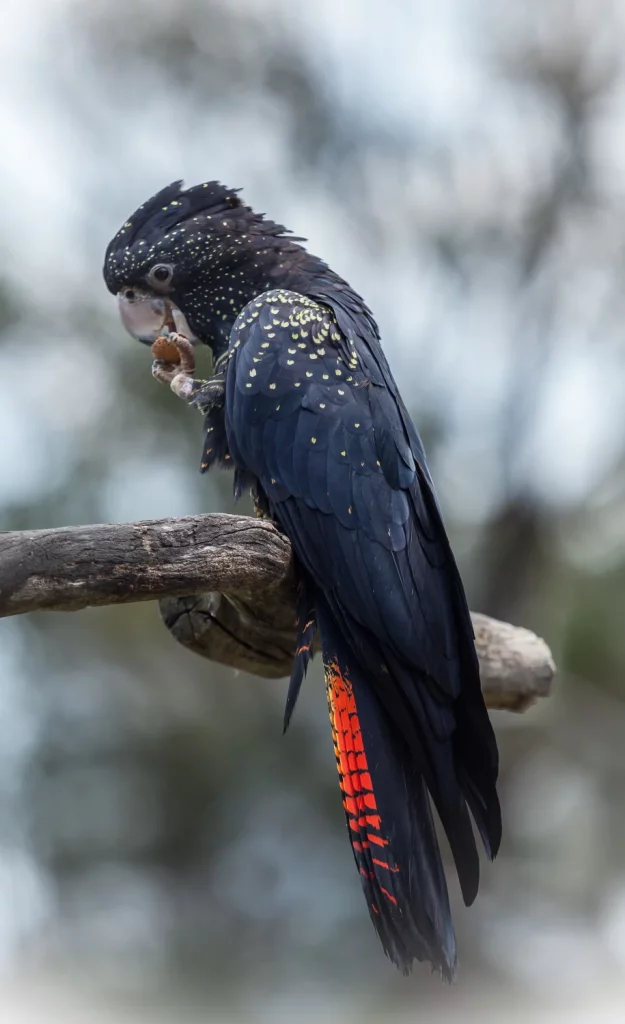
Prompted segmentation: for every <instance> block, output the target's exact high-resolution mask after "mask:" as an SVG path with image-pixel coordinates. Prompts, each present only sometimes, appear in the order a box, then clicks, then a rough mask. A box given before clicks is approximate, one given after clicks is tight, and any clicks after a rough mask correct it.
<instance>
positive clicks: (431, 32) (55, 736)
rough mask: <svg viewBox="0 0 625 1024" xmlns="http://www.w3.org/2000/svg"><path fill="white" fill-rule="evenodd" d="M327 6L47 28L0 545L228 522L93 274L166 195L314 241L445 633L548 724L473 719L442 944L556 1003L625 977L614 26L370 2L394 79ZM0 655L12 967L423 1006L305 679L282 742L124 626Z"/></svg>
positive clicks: (67, 12)
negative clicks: (194, 192)
mask: <svg viewBox="0 0 625 1024" xmlns="http://www.w3.org/2000/svg"><path fill="white" fill-rule="evenodd" d="M347 7H348V8H349V13H348V14H342V13H341V11H339V10H338V7H337V5H336V4H333V5H330V4H326V3H325V2H324V3H319V4H314V5H310V9H309V8H308V7H306V8H305V7H303V6H300V7H299V8H298V7H296V6H293V5H291V7H289V8H286V7H284V6H283V5H281V4H279V3H277V2H273V0H263V2H259V3H248V4H236V5H232V4H227V3H225V2H220V0H210V2H207V0H203V2H200V0H179V2H176V3H174V2H173V0H171V2H169V0H168V2H162V3H160V4H153V3H148V2H145V0H137V2H135V3H133V4H127V3H122V2H121V0H97V2H90V3H86V2H82V3H80V2H73V3H69V2H65V3H59V4H55V5H49V6H46V8H45V10H42V11H41V12H40V17H41V25H42V26H43V28H41V29H40V30H39V32H37V31H35V30H33V37H32V41H31V43H30V44H29V45H30V46H31V49H30V50H29V51H28V54H30V56H29V58H28V59H29V60H30V61H31V65H29V66H30V67H31V68H32V76H33V83H35V84H33V85H32V96H31V98H30V99H29V95H28V94H25V95H24V96H23V97H22V99H21V102H22V104H25V107H24V109H27V110H31V109H32V118H33V123H34V127H33V129H32V130H33V138H36V139H37V141H38V143H40V144H41V147H42V153H41V154H40V155H41V159H42V160H43V159H44V158H47V161H48V162H47V176H48V177H47V178H46V176H45V175H42V174H39V176H35V178H33V180H32V181H30V180H25V181H24V182H23V183H22V184H21V186H20V189H21V190H20V189H17V185H16V181H15V179H11V178H10V175H11V168H10V167H9V168H8V169H6V170H5V171H4V172H3V174H4V176H5V178H4V179H3V180H10V181H11V182H12V184H11V188H5V189H4V191H2V193H1V194H0V202H1V203H2V204H3V222H4V223H5V224H7V225H10V226H11V230H10V231H9V230H7V236H6V237H5V238H3V239H2V247H1V249H0V275H2V279H3V281H4V286H3V291H2V296H3V298H2V301H1V302H0V330H1V334H0V370H1V371H2V372H0V425H1V426H2V427H3V428H4V430H3V432H4V436H5V437H7V436H9V434H8V432H9V430H11V432H12V433H11V436H12V437H14V440H13V441H12V443H11V445H9V446H7V450H6V453H5V454H3V456H2V458H1V459H0V481H1V485H2V486H3V487H4V492H3V493H4V498H3V508H2V516H3V525H5V526H6V527H7V528H20V527H31V526H58V525H63V524H70V523H76V522H81V521H82V522H84V521H97V520H111V519H112V520H121V519H131V518H140V517H145V518H148V517H156V516H160V515H168V514H183V513H190V512H195V511H200V510H202V509H204V510H214V509H217V508H221V509H227V508H228V507H229V486H230V484H229V481H228V480H227V478H224V477H216V478H215V479H206V478H200V477H199V476H198V475H197V473H196V471H195V467H196V464H197V460H198V456H199V432H200V423H199V420H197V421H196V420H195V419H194V418H193V417H192V416H190V415H185V413H184V410H183V409H182V407H180V406H179V404H178V403H176V402H175V401H174V400H173V399H172V398H171V396H170V395H168V393H167V392H166V390H165V389H160V388H158V387H157V386H156V385H155V383H154V382H153V381H152V379H151V377H150V374H149V361H148V356H147V354H146V352H145V350H139V347H138V346H133V345H132V344H131V342H130V341H129V340H128V339H125V338H124V337H123V335H122V333H121V329H120V327H119V325H118V323H117V321H116V315H115V310H114V308H113V305H112V303H111V302H110V301H109V297H108V296H107V295H106V293H105V290H104V287H103V285H102V283H101V279H100V275H99V265H100V261H101V257H102V252H103V250H104V247H105V245H106V242H107V241H108V239H109V237H110V236H111V234H112V233H113V231H115V230H116V229H117V227H118V225H119V223H120V222H121V221H122V220H123V218H124V217H125V216H126V215H127V213H128V212H129V211H130V210H132V209H134V208H135V206H136V205H137V203H138V202H140V201H142V200H143V199H144V198H146V196H147V195H148V194H149V193H150V192H152V191H154V190H156V189H157V188H158V187H160V186H161V185H163V184H164V183H165V182H166V181H168V180H172V179H174V178H176V177H182V176H185V177H186V178H187V179H188V180H189V181H195V180H201V179H202V178H211V177H221V178H222V179H224V180H227V181H228V183H231V184H232V185H235V186H236V185H242V186H244V187H245V195H246V197H249V199H250V201H251V202H252V203H253V204H254V205H255V206H257V207H260V208H263V209H267V210H268V212H269V213H270V214H271V215H272V216H273V217H275V218H277V219H282V220H283V221H284V222H285V223H287V224H288V225H289V227H292V228H293V229H294V230H295V231H296V232H297V233H298V234H299V233H301V234H308V235H309V237H310V239H311V246H312V247H313V248H314V249H315V250H316V251H318V252H319V253H320V254H321V255H323V256H324V258H327V259H328V260H329V261H330V262H331V263H332V265H333V266H335V267H336V269H337V270H339V271H340V272H341V273H343V274H344V275H345V276H347V277H348V278H349V279H350V280H351V281H352V282H353V283H354V285H356V286H357V287H358V288H359V289H360V291H361V292H362V293H363V294H364V295H365V297H366V299H367V301H368V303H369V304H370V305H371V307H372V308H373V309H374V311H375V313H376V315H377V316H378V318H379V321H380V325H381V327H382V332H383V337H384V340H385V344H386V346H387V349H388V352H389V357H390V360H391V363H392V365H393V367H394V369H395V371H396V374H397V376H398V378H399V379H400V381H401V382H402V390H403V392H404V394H405V396H406V398H407V400H408V404H409V406H410V407H411V410H412V412H413V413H414V415H415V419H416V421H417V423H418V425H419V427H420V429H421V431H422V433H423V434H424V436H425V438H426V440H427V442H428V444H427V447H428V449H429V451H430V456H431V461H432V464H433V472H434V475H435V478H436V481H437V484H438V488H439V491H440V494H441V498H442V501H443V505H444V508H445V512H446V516H447V520H448V524H449V527H450V530H451V533H452V535H453V538H454V542H455V545H456V547H457V549H458V552H459V554H460V558H461V562H462V567H463V571H464V574H465V577H466V579H467V582H468V584H469V590H470V593H471V603H472V605H473V606H474V607H481V608H482V609H483V610H484V611H488V612H490V613H491V614H495V615H499V616H500V617H502V618H507V619H510V620H512V621H515V622H518V623H519V624H527V625H529V626H531V627H532V628H534V629H536V630H538V631H539V632H543V633H545V634H546V635H547V636H548V639H549V640H550V643H551V644H552V646H553V648H554V650H555V652H556V655H557V658H558V661H559V663H560V666H561V669H562V675H561V682H560V687H559V693H558V696H557V697H556V698H555V699H554V701H553V703H552V706H551V708H550V709H549V710H548V711H547V712H543V713H542V714H540V715H538V714H537V715H536V716H534V717H533V716H531V715H530V716H529V717H528V718H527V719H525V720H524V721H522V722H521V723H520V724H519V726H518V727H513V726H511V725H510V723H509V722H508V721H507V720H506V721H504V720H502V719H500V718H499V717H498V719H497V724H498V726H500V737H501V746H502V755H503V779H502V796H503V798H504V812H505V820H506V823H507V829H506V841H505V844H504V849H503V851H502V855H501V857H500V858H499V860H498V861H497V863H496V865H495V867H493V868H488V869H486V870H485V872H484V874H485V879H484V891H483V894H482V895H481V897H480V900H479V901H478V904H477V905H476V906H475V907H474V908H473V909H472V910H471V911H470V912H469V913H467V914H466V915H463V914H462V913H461V910H460V908H458V922H459V932H460V944H461V952H462V958H463V962H464V964H465V967H466V970H467V973H469V972H471V971H472V972H474V974H473V975H472V976H474V977H476V978H477V977H480V976H481V975H483V974H487V973H488V972H490V973H495V974H498V975H499V976H501V975H505V976H510V977H512V978H513V979H515V980H517V981H518V980H521V981H522V982H527V983H535V984H542V983H544V982H545V980H546V968H545V972H543V970H542V965H543V964H545V965H548V967H549V972H548V973H549V978H550V979H551V983H552V984H555V985H558V984H564V983H565V982H566V984H569V985H570V984H571V978H572V977H579V978H580V979H583V978H584V977H589V976H590V975H592V976H593V977H599V976H601V972H602V971H603V970H605V967H604V965H605V963H606V962H611V961H610V958H612V961H613V962H618V961H619V960H620V961H621V962H622V960H623V959H625V943H624V942H623V939H622V936H623V934H625V888H624V887H623V884H622V878H621V870H622V869H621V866H622V863H623V856H624V854H625V812H624V811H623V807H622V800H621V797H620V794H621V792H622V782H623V779H624V777H625V759H624V757H623V753H622V751H623V744H622V741H621V739H620V736H621V733H622V726H623V719H624V716H625V712H624V709H623V705H622V702H623V697H624V690H623V682H622V680H623V678H625V630H623V628H622V621H621V620H622V611H621V609H622V608H623V607H625V532H624V530H623V523H624V522H625V507H624V506H625V486H624V481H625V476H624V466H625V429H624V427H625V422H624V421H625V374H624V373H623V366H624V353H625V346H624V337H625V327H624V326H623V325H624V323H625V317H624V315H623V314H624V313H625V310H624V308H623V297H622V292H623V289H622V287H621V278H622V276H623V269H624V254H625V217H623V212H624V211H623V206H624V204H623V190H622V185H621V181H622V171H623V164H624V163H625V149H623V146H622V141H621V140H622V139H623V137H625V134H624V132H623V127H624V126H625V90H624V89H623V81H624V80H623V67H622V60H621V54H620V46H619V40H620V39H622V30H623V27H624V26H623V17H624V13H625V8H623V5H622V4H617V3H611V4H608V3H605V4H597V3H595V2H591V0H584V2H581V0H580V2H579V3H576V4H564V3H558V2H556V0H550V2H548V3H542V4H537V3H531V4H527V3H523V2H521V0H518V2H514V3H508V4H505V5H501V4H490V3H488V2H484V3H482V4H476V5H471V4H469V5H466V4H463V3H456V4H454V3H453V2H452V0H449V2H448V3H447V4H439V5H436V7H437V9H438V16H435V14H434V13H432V10H431V9H430V10H429V11H426V8H431V5H412V4H410V3H408V2H407V0H391V2H390V3H388V4H386V5H385V22H386V23H389V19H390V22H392V23H393V24H394V25H395V29H394V32H393V45H394V47H396V48H397V53H396V54H389V53H387V52H386V50H385V46H386V40H385V38H383V33H381V32H379V31H378V30H377V27H376V26H377V19H378V18H379V11H378V5H375V4H373V3H365V4H361V5H356V4H353V5H352V4H349V5H347ZM437 17H438V20H437ZM400 36H401V38H400ZM391 57H393V59H391ZM24 61H25V56H22V66H23V65H24ZM385 61H386V63H385ZM13 73H14V74H16V72H15V70H14V69H13ZM0 74H1V73H0ZM37 90H38V91H37ZM16 95H18V94H17V93H16ZM18 98H19V97H18ZM35 98H37V102H36V103H35ZM15 102H16V103H17V102H18V99H16V100H15ZM29 103H31V104H32V107H29V106H28V104H29ZM50 125H53V130H51V129H50ZM46 147H47V148H46ZM38 173H39V172H38ZM7 175H8V176H9V177H8V178H7ZM35 179H36V180H35ZM53 197H56V201H55V202H53V201H52V198H53ZM27 216H30V219H29V220H28V219H27ZM24 218H26V219H24ZM18 221H19V224H20V230H17V227H16V225H17V223H18ZM16 366H19V372H20V377H19V379H20V381H22V382H23V381H26V382H27V385H24V384H20V388H19V393H18V389H17V388H16V386H15V381H16V373H15V368H16ZM24 387H27V392H28V393H27V394H26V395H25V394H24ZM2 636H3V651H4V654H3V655H2V658H3V659H4V660H5V661H6V664H4V665H3V669H4V671H3V678H4V679H5V680H6V682H3V683H2V684H1V685H2V686H4V687H5V688H6V692H5V709H6V714H7V717H8V722H9V723H10V724H9V726H8V727H7V730H6V731H5V734H4V735H3V740H2V742H1V743H0V769H1V767H2V765H3V764H4V766H5V770H0V776H1V777H2V778H4V779H5V780H6V781H5V784H4V789H1V788H0V835H4V834H5V833H6V839H5V841H4V846H3V845H2V842H1V841H0V892H1V891H2V886H3V881H2V879H3V873H2V858H4V862H5V864H6V871H5V874H6V879H7V883H6V887H7V889H8V888H10V887H11V886H13V888H15V887H16V885H17V882H16V881H15V880H16V879H21V882H20V884H21V885H22V888H21V889H19V891H20V892H24V893H26V895H25V896H24V897H23V899H22V902H20V901H19V900H18V901H17V903H16V904H15V910H14V912H13V915H12V919H13V920H14V922H15V927H14V928H13V931H11V928H10V927H8V926H7V937H6V948H7V950H9V949H11V948H13V946H12V943H13V944H14V943H15V941H16V937H17V938H20V937H21V936H22V935H26V936H27V937H30V940H31V942H32V941H34V940H33V937H34V936H38V937H39V936H52V937H53V938H52V939H50V940H49V941H48V944H47V946H46V947H45V948H46V949H47V951H48V954H49V955H53V954H54V955H56V956H60V955H61V954H62V953H63V952H65V953H67V952H68V951H69V953H70V954H71V955H72V956H76V955H77V953H78V952H80V954H81V957H82V958H83V959H84V960H86V959H87V958H88V956H89V955H90V954H92V955H93V958H94V960H97V961H98V962H99V963H101V962H102V961H103V960H105V959H106V958H107V957H109V958H112V959H113V962H115V963H116V964H117V972H118V976H119V975H120V971H121V968H120V964H121V963H122V962H128V959H129V957H130V954H132V956H133V958H134V959H133V962H134V963H135V964H136V965H139V964H143V967H144V969H145V970H148V969H150V968H153V969H154V970H155V973H156V972H159V971H161V970H162V969H163V966H164V965H165V966H167V967H168V968H169V973H167V977H177V978H178V979H183V980H184V982H185V983H188V984H191V982H193V984H194V985H200V984H201V983H202V981H204V982H208V983H209V984H210V985H211V986H217V984H218V983H219V984H223V985H224V986H225V985H229V984H230V985H235V986H236V988H237V989H238V990H240V992H241V993H243V994H245V993H249V992H253V991H256V992H259V991H260V992H266V991H270V990H271V989H272V987H274V988H275V986H276V985H277V984H278V981H279V982H280V984H281V985H284V978H285V976H288V978H289V979H290V981H289V985H290V986H292V987H293V988H294V989H297V986H298V985H302V986H305V985H306V984H313V985H314V984H320V985H323V986H324V987H325V988H326V989H327V988H330V987H332V986H335V985H336V986H339V985H340V984H341V983H346V982H347V983H350V982H355V981H356V980H358V983H359V985H360V986H361V988H362V991H363V994H364V993H365V990H366V991H367V992H369V991H373V990H374V989H377V991H378V992H386V993H387V997H388V998H389V999H390V998H391V995H394V996H395V997H396V998H397V999H400V998H401V997H402V993H404V994H405V993H406V992H408V993H409V998H410V999H411V1000H412V999H413V997H414V989H415V987H416V988H420V989H423V990H425V989H427V988H428V986H429V985H430V979H428V978H427V977H425V976H424V974H423V973H421V974H419V975H418V976H417V977H416V978H415V979H414V982H411V983H410V984H409V986H408V987H407V988H402V989H401V990H400V989H398V987H397V979H396V978H395V976H394V975H393V974H392V972H390V970H387V965H386V964H385V963H384V961H383V960H382V959H381V958H380V956H379V951H378V949H377V946H376V944H375V940H374V937H373V935H372V934H370V933H369V930H368V922H367V921H366V920H365V917H364V915H363V908H362V906H361V898H360V894H359V892H358V891H357V890H358V883H357V879H354V878H353V877H352V869H351V865H350V864H349V853H348V850H347V843H346V842H345V841H344V836H343V834H342V832H343V827H344V826H343V820H342V812H341V808H340V803H339V799H338V795H337V787H336V783H335V779H334V776H333V758H332V752H331V745H330V738H329V731H328V729H327V725H326V721H325V712H324V708H323V696H322V692H321V686H320V680H319V677H318V675H316V674H315V673H313V675H312V677H311V679H310V681H309V685H307V687H306V688H305V693H304V698H303V702H302V707H301V709H298V715H297V717H296V721H295V722H294V724H293V731H292V733H291V734H290V735H289V736H288V737H287V739H286V740H282V739H281V736H280V721H281V715H280V703H281V701H282V698H283V695H284V688H283V687H281V686H280V685H276V684H268V683H265V682H262V681H260V680H252V679H246V678H244V677H234V676H233V674H232V673H231V672H228V671H226V670H223V669H220V668H219V667H217V666H215V667H209V666H207V665H206V664H202V663H201V662H200V661H199V659H194V658H193V656H191V655H188V654H185V653H184V652H183V651H181V650H179V649H178V648H176V646H175V645H174V644H173V642H172V641H171V640H170V639H169V638H168V636H167V635H166V633H165V631H164V630H163V629H162V627H161V626H160V624H159V622H158V617H157V614H156V611H155V609H153V608H151V607H139V606H137V607H133V608H126V609H107V610H98V611H93V612H90V613H80V614H77V615H75V616H72V617H68V618H63V617H59V616H56V617H55V616H43V615H42V616H38V617H36V618H33V620H32V621H30V622H20V623H10V624H9V623H4V624H3V625H2ZM7 733H11V735H12V736H13V737H14V739H13V740H12V741H11V742H9V739H8V738H7ZM3 850H4V853H2V851H3ZM11 858H13V860H11ZM18 869H19V870H18ZM20 872H21V874H20ZM28 886H30V889H28ZM25 887H26V888H25ZM16 891H18V890H17V889H16ZM9 916H11V915H9ZM44 922H47V924H48V930H47V931H46V929H45V927H44ZM539 941H540V943H541V944H540V945H539ZM2 948H3V946H2V931H1V929H0V954H1V953H2ZM528 948H531V949H539V950H540V955H538V954H537V955H536V957H531V956H528V955H527V950H528ZM7 955H8V954H7ZM81 962H82V960H81ZM580 965H583V970H582V969H581V966H580ZM578 968H579V970H578ZM138 972H139V966H137V967H136V972H135V973H137V976H138ZM592 972H594V974H593V973H592ZM563 979H564V980H563ZM437 991H438V990H437Z"/></svg>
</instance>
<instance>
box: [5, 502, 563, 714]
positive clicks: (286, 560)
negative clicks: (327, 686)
mask: <svg viewBox="0 0 625 1024" xmlns="http://www.w3.org/2000/svg"><path fill="white" fill-rule="evenodd" d="M189 595H192V596H189ZM156 599H160V606H161V614H162V616H163V619H164V621H165V624H166V626H167V627H168V629H169V630H170V631H171V633H172V635H173V636H174V637H175V638H176V639H177V640H178V641H179V642H180V643H181V644H183V645H184V646H185V647H188V648H189V649H191V650H193V651H195V652H197V653H198V654H201V655H202V656H203V657H206V658H210V659H212V660H213V661H219V662H221V663H223V664H226V665H231V666H233V667H235V668H241V669H245V670H247V671H249V672H252V673H254V674H256V675H260V676H265V677H269V678H279V677H282V676H285V675H288V674H289V672H290V668H291V662H292V658H293V651H294V649H295V630H294V611H293V609H294V606H295V600H294V577H293V572H292V561H291V547H290V544H289V542H288V540H287V539H286V538H285V537H283V536H282V535H281V534H280V533H279V532H278V531H277V530H276V529H275V527H274V526H272V525H271V523H269V522H267V521H266V520H262V519H252V518H249V517H246V516H231V515H202V516H187V517H185V518H183V519H161V520H152V521H146V522H141V523H124V524H115V525H96V526H77V527H66V528H63V529H58V530H33V531H23V532H19V533H0V617H3V616H8V615H21V614H24V613H26V612H34V611H42V610H55V611H76V610H78V609H80V608H86V607H90V606H95V605H106V604H122V603H127V602H133V601H151V600H156ZM473 624H474V628H475V631H476V646H477V651H478V656H479V659H480V671H481V676H482V686H483V689H484V694H485V696H486V702H487V704H488V706H489V707H491V708H506V709H508V710H514V711H522V710H525V709H526V708H527V707H529V706H530V705H531V704H532V703H534V702H535V701H536V700H537V699H538V698H539V697H544V696H547V694H548V693H549V690H550V686H551V681H552V679H553V676H554V674H555V667H554V664H553V660H552V657H551V654H550V651H549V648H548V647H547V645H546V644H545V643H544V641H542V640H540V639H539V638H538V637H537V636H535V634H533V633H530V632H529V631H528V630H525V629H520V628H518V627H515V626H511V625H509V624H507V623H502V622H497V621H496V620H495V619H490V618H488V617H487V616H484V615H478V614H474V615H473Z"/></svg>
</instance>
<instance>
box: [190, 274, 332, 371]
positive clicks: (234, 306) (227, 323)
mask: <svg viewBox="0 0 625 1024" xmlns="http://www.w3.org/2000/svg"><path fill="white" fill-rule="evenodd" d="M306 256H307V257H308V254H306ZM313 259H314V258H310V257H308V258H307V260H306V263H304V262H303V261H297V262H295V263H293V264H291V263H289V262H285V264H284V265H283V266H281V267H277V266H276V265H275V263H273V264H272V265H270V266H266V265H263V264H265V263H266V261H263V260H258V261H255V262H254V263H252V264H251V265H249V266H247V267H243V268H236V269H234V270H232V271H231V272H230V273H224V274H223V275H220V276H217V275H215V276H212V277H211V278H207V279H204V280H200V281H198V283H197V285H195V286H194V287H192V288H191V289H189V290H188V291H187V292H186V294H185V295H184V297H181V298H180V300H179V303H178V304H179V305H180V308H181V309H182V312H183V313H184V315H185V317H186V318H187V321H188V322H189V326H190V327H191V328H192V330H193V332H194V333H195V334H196V335H197V336H198V338H201V340H202V341H204V342H205V343H206V344H208V345H210V347H211V349H212V350H213V356H214V358H215V359H218V358H219V356H220V355H222V354H223V353H224V352H225V351H226V349H227V348H228V345H229V342H230V335H231V333H232V328H233V326H234V322H235V320H236V318H237V317H238V315H239V313H240V312H241V310H242V309H245V307H246V306H247V304H248V303H249V302H252V300H253V299H255V298H256V297H257V296H258V295H261V294H262V293H263V292H265V291H269V290H270V289H272V288H289V289H293V290H294V291H299V292H302V294H307V293H308V291H309V290H310V289H311V288H314V282H315V278H316V266H315V263H314V262H313ZM322 266H323V265H322ZM270 271H271V273H270ZM276 271H278V272H276Z"/></svg>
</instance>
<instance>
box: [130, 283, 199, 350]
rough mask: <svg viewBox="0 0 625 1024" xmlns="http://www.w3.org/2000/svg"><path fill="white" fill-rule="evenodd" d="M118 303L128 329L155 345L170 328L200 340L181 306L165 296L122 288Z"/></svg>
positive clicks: (195, 340) (145, 341)
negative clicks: (180, 308) (192, 329)
mask: <svg viewBox="0 0 625 1024" xmlns="http://www.w3.org/2000/svg"><path fill="white" fill-rule="evenodd" d="M117 307H118V309H119V315H120V318H121V321H122V323H123V325H124V327H125V328H126V330H127V331H128V333H129V334H131V335H132V337H133V338H136V339H137V341H141V342H143V343H144V344H145V345H151V344H152V342H154V341H156V339H157V338H159V337H160V336H161V335H163V334H168V333H169V332H170V331H175V332H177V333H179V334H184V336H185V337H186V338H187V339H188V340H189V341H190V342H191V343H192V344H194V345H195V344H196V343H197V342H198V340H199V339H198V338H196V336H195V335H194V334H193V332H192V331H191V329H190V327H189V325H188V323H187V321H186V319H185V317H184V315H183V314H182V313H181V311H180V310H179V309H178V307H177V306H174V305H173V303H172V302H171V301H170V300H169V299H167V298H165V297H160V296H157V295H152V294H150V293H149V292H144V291H140V290H139V289H138V288H122V290H121V291H119V292H118V293H117Z"/></svg>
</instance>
